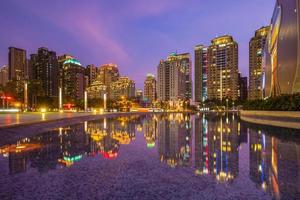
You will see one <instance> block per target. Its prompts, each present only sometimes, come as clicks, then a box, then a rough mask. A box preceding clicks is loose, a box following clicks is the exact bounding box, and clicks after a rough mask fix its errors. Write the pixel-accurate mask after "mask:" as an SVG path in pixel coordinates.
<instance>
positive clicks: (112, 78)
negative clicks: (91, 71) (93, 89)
mask: <svg viewBox="0 0 300 200" xmlns="http://www.w3.org/2000/svg"><path fill="white" fill-rule="evenodd" d="M99 77H100V81H101V82H102V83H103V84H104V85H106V87H107V94H108V95H107V96H108V98H112V95H111V88H110V86H111V84H112V83H114V82H116V81H118V79H119V77H120V74H119V69H118V66H117V65H116V64H105V65H102V66H101V67H100V71H99Z"/></svg>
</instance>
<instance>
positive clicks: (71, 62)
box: [64, 59, 81, 66]
mask: <svg viewBox="0 0 300 200" xmlns="http://www.w3.org/2000/svg"><path fill="white" fill-rule="evenodd" d="M66 64H74V65H79V66H81V63H80V62H79V61H78V60H76V59H69V60H66V61H65V62H64V65H66Z"/></svg>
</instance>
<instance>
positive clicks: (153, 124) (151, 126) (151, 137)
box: [143, 115, 157, 149]
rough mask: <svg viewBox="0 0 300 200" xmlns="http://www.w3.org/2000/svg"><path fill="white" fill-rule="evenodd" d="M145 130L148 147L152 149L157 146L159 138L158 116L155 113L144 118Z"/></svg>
mask: <svg viewBox="0 0 300 200" xmlns="http://www.w3.org/2000/svg"><path fill="white" fill-rule="evenodd" d="M143 130H144V137H145V140H146V143H147V148H149V149H151V148H153V147H154V146H155V141H156V138H157V117H156V116H155V115H149V116H146V117H145V118H144V120H143Z"/></svg>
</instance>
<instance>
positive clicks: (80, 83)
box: [63, 58, 86, 100]
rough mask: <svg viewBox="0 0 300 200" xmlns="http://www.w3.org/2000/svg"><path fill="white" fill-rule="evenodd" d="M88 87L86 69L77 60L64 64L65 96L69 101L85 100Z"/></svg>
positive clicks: (67, 61)
mask: <svg viewBox="0 0 300 200" xmlns="http://www.w3.org/2000/svg"><path fill="white" fill-rule="evenodd" d="M85 87H86V76H85V68H84V67H82V65H81V64H80V62H79V61H78V60H76V59H74V58H73V59H68V60H66V61H64V63H63V95H64V96H65V97H66V98H67V99H68V100H77V99H83V97H84V91H85Z"/></svg>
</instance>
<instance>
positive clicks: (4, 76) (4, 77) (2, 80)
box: [0, 65, 8, 86]
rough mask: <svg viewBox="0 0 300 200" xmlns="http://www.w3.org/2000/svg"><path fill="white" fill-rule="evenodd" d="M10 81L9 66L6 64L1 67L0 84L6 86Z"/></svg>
mask: <svg viewBox="0 0 300 200" xmlns="http://www.w3.org/2000/svg"><path fill="white" fill-rule="evenodd" d="M7 82H8V66H7V65H4V66H2V67H1V68H0V85H2V86H5V85H6V83H7Z"/></svg>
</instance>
